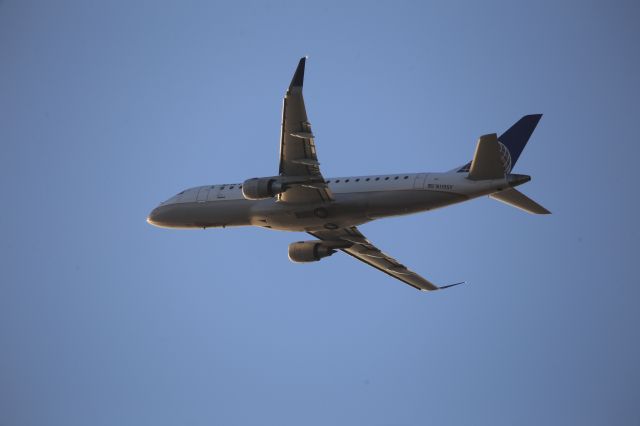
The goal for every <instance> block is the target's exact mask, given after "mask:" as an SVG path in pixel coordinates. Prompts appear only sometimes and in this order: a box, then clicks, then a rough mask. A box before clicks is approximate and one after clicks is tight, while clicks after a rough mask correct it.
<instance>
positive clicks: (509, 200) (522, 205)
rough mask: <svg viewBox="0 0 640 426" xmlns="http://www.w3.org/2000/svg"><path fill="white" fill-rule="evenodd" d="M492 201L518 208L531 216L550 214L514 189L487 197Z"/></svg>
mask: <svg viewBox="0 0 640 426" xmlns="http://www.w3.org/2000/svg"><path fill="white" fill-rule="evenodd" d="M489 197H491V198H493V199H494V200H498V201H501V202H503V203H505V204H509V205H510V206H513V207H516V208H519V209H521V210H524V211H525V212H528V213H533V214H551V212H550V211H549V210H547V209H545V208H544V207H542V206H541V205H540V204H538V203H536V202H535V201H533V200H532V199H531V198H529V197H527V196H526V195H524V194H523V193H522V192H520V191H518V190H517V189H515V188H509V189H505V190H504V191H500V192H496V193H494V194H491V195H489Z"/></svg>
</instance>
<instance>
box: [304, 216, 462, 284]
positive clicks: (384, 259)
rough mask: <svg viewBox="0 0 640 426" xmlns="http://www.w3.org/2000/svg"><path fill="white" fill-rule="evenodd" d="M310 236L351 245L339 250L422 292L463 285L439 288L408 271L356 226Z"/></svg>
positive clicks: (312, 233) (315, 233) (314, 232)
mask: <svg viewBox="0 0 640 426" xmlns="http://www.w3.org/2000/svg"><path fill="white" fill-rule="evenodd" d="M309 234H311V235H313V236H314V237H316V238H318V239H320V240H323V241H331V242H347V243H351V245H350V246H349V247H347V248H339V250H342V251H343V252H345V253H347V254H348V255H350V256H353V257H355V258H356V259H358V260H360V261H362V262H364V263H366V264H367V265H370V266H373V267H374V268H376V269H378V270H380V271H382V272H384V273H385V274H389V275H391V276H392V277H394V278H396V279H398V280H400V281H402V282H404V283H406V284H409V285H410V286H411V287H414V288H416V289H418V290H422V291H431V290H441V289H443V288H448V287H453V286H454V285H458V284H462V283H456V284H451V285H446V286H442V287H438V286H437V285H435V284H433V283H432V282H431V281H429V280H427V279H425V278H423V277H421V276H420V275H418V274H416V273H415V272H413V271H411V270H409V269H407V267H406V266H404V265H403V264H401V263H400V262H398V261H397V260H395V259H394V258H392V257H391V256H389V255H388V254H385V253H383V252H382V251H380V249H379V248H377V247H376V246H374V245H373V244H372V243H371V242H370V241H369V240H367V238H366V237H365V236H364V235H362V233H361V232H360V231H359V230H358V228H356V227H355V226H353V227H351V228H342V229H336V230H326V231H313V232H309Z"/></svg>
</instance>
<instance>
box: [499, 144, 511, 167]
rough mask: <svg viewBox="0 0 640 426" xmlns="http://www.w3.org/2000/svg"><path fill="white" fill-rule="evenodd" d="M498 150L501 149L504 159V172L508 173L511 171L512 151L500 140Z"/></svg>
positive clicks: (501, 157)
mask: <svg viewBox="0 0 640 426" xmlns="http://www.w3.org/2000/svg"><path fill="white" fill-rule="evenodd" d="M498 151H500V160H501V161H502V167H504V174H505V175H508V174H509V173H510V172H511V153H510V152H509V149H508V148H507V147H506V146H504V144H503V143H502V142H500V141H498Z"/></svg>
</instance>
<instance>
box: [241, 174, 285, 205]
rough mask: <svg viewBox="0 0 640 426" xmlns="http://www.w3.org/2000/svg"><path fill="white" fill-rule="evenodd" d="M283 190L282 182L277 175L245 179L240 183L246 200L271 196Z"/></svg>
mask: <svg viewBox="0 0 640 426" xmlns="http://www.w3.org/2000/svg"><path fill="white" fill-rule="evenodd" d="M285 190H286V187H285V186H284V183H283V182H282V181H281V180H279V179H278V178H277V177H267V178H253V179H247V180H245V181H244V183H243V184H242V195H243V196H244V198H246V199H247V200H263V199H265V198H273V197H275V196H276V195H278V194H282V193H283V192H284V191H285Z"/></svg>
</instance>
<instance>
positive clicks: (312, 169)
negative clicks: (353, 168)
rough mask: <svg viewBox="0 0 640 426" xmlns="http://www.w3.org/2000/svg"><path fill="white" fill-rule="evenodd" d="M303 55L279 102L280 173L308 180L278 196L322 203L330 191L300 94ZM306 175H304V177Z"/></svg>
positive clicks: (290, 199) (279, 197)
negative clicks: (280, 120)
mask: <svg viewBox="0 0 640 426" xmlns="http://www.w3.org/2000/svg"><path fill="white" fill-rule="evenodd" d="M305 62H306V57H305V58H302V59H300V62H299V63H298V68H296V72H295V74H294V75H293V78H292V79H291V84H290V85H289V89H288V90H287V93H286V94H285V96H284V99H283V102H282V128H281V133H280V176H290V177H296V178H298V177H299V178H302V179H303V180H308V183H302V184H295V185H292V186H290V187H289V188H288V189H287V190H286V191H285V192H284V193H282V194H280V195H279V196H278V200H279V201H285V202H291V203H322V202H327V201H331V200H332V198H333V197H332V196H331V192H330V190H329V187H328V186H327V184H326V182H325V180H324V177H322V174H321V173H320V163H318V157H317V155H316V145H315V143H314V136H313V133H312V132H311V123H309V120H308V119H307V111H306V109H305V106H304V98H303V97H302V86H303V82H304V66H305ZM305 178H306V179H305Z"/></svg>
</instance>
